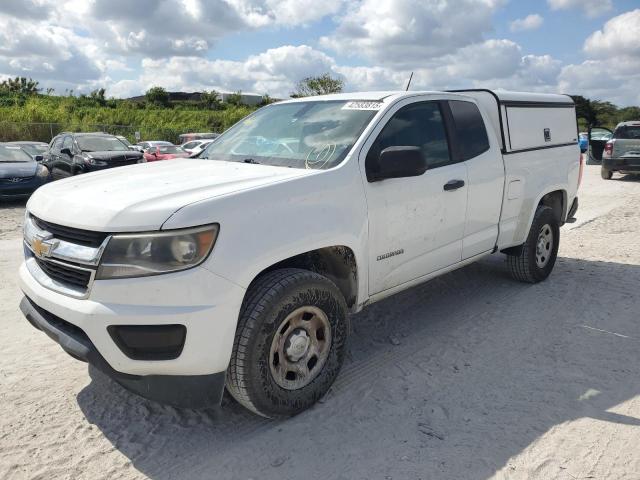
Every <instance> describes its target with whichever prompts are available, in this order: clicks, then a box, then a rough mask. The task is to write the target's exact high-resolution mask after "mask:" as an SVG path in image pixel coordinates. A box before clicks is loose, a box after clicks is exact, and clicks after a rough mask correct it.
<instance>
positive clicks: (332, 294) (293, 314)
mask: <svg viewBox="0 0 640 480" xmlns="http://www.w3.org/2000/svg"><path fill="white" fill-rule="evenodd" d="M348 330H349V328H348V323H347V306H346V302H345V300H344V297H343V295H342V294H341V292H340V290H338V287H336V285H335V284H334V283H333V282H332V281H331V280H329V279H328V278H326V277H323V276H322V275H319V274H317V273H314V272H310V271H307V270H299V269H294V268H287V269H281V270H274V271H271V272H267V273H265V274H264V275H262V276H261V277H259V278H258V279H257V280H255V281H254V282H253V283H252V285H251V286H250V287H249V290H248V291H247V294H246V297H245V300H244V302H243V305H242V309H241V312H240V317H239V320H238V328H237V331H236V337H235V341H234V345H233V353H232V355H231V362H230V365H229V368H228V370H227V390H228V391H229V393H230V394H231V395H232V396H233V397H234V398H235V399H236V400H237V401H238V402H239V403H240V404H242V405H243V406H245V407H246V408H248V409H250V410H252V411H253V412H255V413H257V414H258V415H262V416H264V417H268V418H278V417H289V416H292V415H295V414H297V413H300V412H301V411H303V410H305V409H307V408H309V407H310V406H312V405H313V404H314V403H315V402H317V401H318V400H319V399H320V398H321V397H322V396H323V395H324V394H325V393H326V392H327V390H328V389H329V387H330V386H331V385H332V384H333V381H334V380H335V378H336V376H337V375H338V372H339V371H340V367H341V366H342V363H343V360H344V353H345V344H346V340H347V335H348Z"/></svg>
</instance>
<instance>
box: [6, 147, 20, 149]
mask: <svg viewBox="0 0 640 480" xmlns="http://www.w3.org/2000/svg"><path fill="white" fill-rule="evenodd" d="M4 148H6V149H7V150H22V148H21V147H4Z"/></svg>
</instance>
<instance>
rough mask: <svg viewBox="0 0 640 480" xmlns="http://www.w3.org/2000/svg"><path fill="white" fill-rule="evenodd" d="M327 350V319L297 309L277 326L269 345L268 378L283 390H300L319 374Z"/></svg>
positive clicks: (317, 311)
mask: <svg viewBox="0 0 640 480" xmlns="http://www.w3.org/2000/svg"><path fill="white" fill-rule="evenodd" d="M330 350H331V324H330V323H329V318H328V317H327V315H326V314H325V313H324V312H323V311H322V310H321V309H319V308H318V307H314V306H311V305H308V306H304V307H300V308H297V309H296V310H294V311H293V312H291V313H290V314H289V315H287V317H286V318H285V319H284V320H283V321H282V322H281V323H280V325H279V326H278V329H277V330H276V333H275V335H274V336H273V340H272V341H271V348H270V350H269V369H270V371H271V376H272V377H273V380H274V381H275V382H276V383H277V384H278V385H279V386H280V387H282V388H284V389H285V390H298V389H300V388H303V387H305V386H307V385H308V384H309V383H311V382H312V381H313V380H314V379H315V378H316V377H317V376H318V375H319V374H320V372H321V371H322V367H323V366H324V364H325V363H326V362H327V358H328V357H329V351H330Z"/></svg>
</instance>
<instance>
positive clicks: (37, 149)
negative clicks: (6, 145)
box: [21, 143, 49, 155]
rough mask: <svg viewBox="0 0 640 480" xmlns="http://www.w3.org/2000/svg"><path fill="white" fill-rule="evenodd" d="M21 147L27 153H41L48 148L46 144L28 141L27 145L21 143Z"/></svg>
mask: <svg viewBox="0 0 640 480" xmlns="http://www.w3.org/2000/svg"><path fill="white" fill-rule="evenodd" d="M21 147H22V149H23V150H24V151H25V152H27V153H28V154H29V155H42V154H43V153H44V152H46V151H47V150H48V148H49V146H48V145H46V144H38V143H30V144H27V145H21Z"/></svg>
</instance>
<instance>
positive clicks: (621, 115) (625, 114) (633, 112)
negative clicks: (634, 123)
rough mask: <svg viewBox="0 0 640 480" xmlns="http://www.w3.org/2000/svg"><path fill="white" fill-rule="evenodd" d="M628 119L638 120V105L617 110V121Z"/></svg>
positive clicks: (639, 112) (639, 109) (639, 117)
mask: <svg viewBox="0 0 640 480" xmlns="http://www.w3.org/2000/svg"><path fill="white" fill-rule="evenodd" d="M630 120H640V107H625V108H621V109H620V110H619V111H618V121H619V122H628V121H630Z"/></svg>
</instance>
